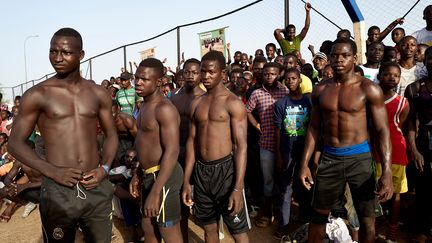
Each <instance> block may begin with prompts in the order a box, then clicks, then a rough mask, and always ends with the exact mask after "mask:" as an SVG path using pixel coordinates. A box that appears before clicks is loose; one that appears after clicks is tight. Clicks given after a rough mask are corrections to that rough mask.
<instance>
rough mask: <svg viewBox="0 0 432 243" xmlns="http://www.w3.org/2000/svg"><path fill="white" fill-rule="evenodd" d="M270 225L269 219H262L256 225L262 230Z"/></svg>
mask: <svg viewBox="0 0 432 243" xmlns="http://www.w3.org/2000/svg"><path fill="white" fill-rule="evenodd" d="M269 224H270V219H269V218H267V217H261V218H259V219H257V221H255V225H256V226H257V227H260V228H265V227H267V226H269Z"/></svg>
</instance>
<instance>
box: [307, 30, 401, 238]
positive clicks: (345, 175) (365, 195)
mask: <svg viewBox="0 0 432 243" xmlns="http://www.w3.org/2000/svg"><path fill="white" fill-rule="evenodd" d="M355 53H357V47H356V45H355V43H354V42H353V41H352V40H350V39H346V38H341V39H337V40H336V41H335V42H334V46H333V48H332V51H331V55H330V63H331V66H332V67H333V69H334V77H333V78H332V79H328V80H326V81H324V82H322V83H320V84H319V85H318V86H316V88H315V89H314V91H313V93H312V105H313V106H312V114H311V123H310V125H309V129H308V131H307V134H306V141H305V151H304V153H303V158H302V160H301V169H300V179H301V181H302V183H303V185H304V186H305V187H306V188H307V189H308V190H309V189H310V188H311V185H312V184H315V188H314V196H313V199H312V207H313V208H314V211H313V212H312V219H311V223H310V226H309V242H317V243H318V242H319V243H321V242H322V239H323V238H324V236H325V224H326V223H327V217H328V214H329V212H330V210H331V209H332V208H335V207H336V206H337V205H340V203H341V202H340V201H339V200H340V198H342V196H343V193H344V188H345V184H346V183H348V184H349V186H350V189H351V192H352V196H353V201H354V206H355V208H356V211H357V214H358V216H359V219H360V224H361V226H360V242H374V241H375V225H374V223H375V213H374V209H375V207H374V204H375V193H374V192H375V189H376V188H375V179H374V171H373V169H372V168H373V166H372V165H373V161H372V156H371V153H370V151H369V144H368V128H367V118H368V117H367V116H366V110H368V111H370V114H371V117H370V118H371V120H372V121H373V124H374V127H373V129H374V131H375V132H376V135H377V136H376V139H377V142H378V144H379V146H378V150H379V151H378V154H379V156H380V157H381V161H382V169H383V173H382V176H381V178H380V180H379V182H378V188H377V190H376V194H377V196H378V199H379V201H386V200H388V199H390V198H391V197H392V194H393V186H392V175H391V167H390V165H391V143H390V132H389V128H388V122H387V112H386V109H385V105H384V97H383V93H382V91H381V89H380V88H379V87H378V86H377V85H375V84H373V83H372V82H371V81H370V80H367V79H365V78H363V77H360V76H356V75H355V74H354V62H355V61H356V55H355ZM321 129H322V130H321ZM320 135H322V137H323V142H324V148H323V154H322V156H321V161H320V164H319V165H318V169H317V175H316V181H315V183H314V181H313V180H312V175H311V172H310V170H309V167H308V161H309V159H310V158H311V156H312V154H313V152H314V150H315V145H316V142H317V141H318V139H319V137H320Z"/></svg>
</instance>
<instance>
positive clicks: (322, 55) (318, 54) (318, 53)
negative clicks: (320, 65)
mask: <svg viewBox="0 0 432 243" xmlns="http://www.w3.org/2000/svg"><path fill="white" fill-rule="evenodd" d="M315 58H321V59H324V61H327V55H326V54H325V53H324V52H317V53H315V56H314V57H313V58H312V61H313V60H315Z"/></svg>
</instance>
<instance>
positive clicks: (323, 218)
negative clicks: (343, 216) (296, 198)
mask: <svg viewBox="0 0 432 243" xmlns="http://www.w3.org/2000/svg"><path fill="white" fill-rule="evenodd" d="M329 213H330V212H329V210H324V209H316V208H314V209H313V210H312V213H311V220H310V221H311V223H313V224H326V223H328V216H329Z"/></svg>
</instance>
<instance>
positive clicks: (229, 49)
mask: <svg viewBox="0 0 432 243" xmlns="http://www.w3.org/2000/svg"><path fill="white" fill-rule="evenodd" d="M226 49H227V58H228V60H227V62H226V64H230V63H231V44H230V43H229V42H228V43H227V44H226Z"/></svg>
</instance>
